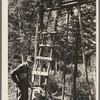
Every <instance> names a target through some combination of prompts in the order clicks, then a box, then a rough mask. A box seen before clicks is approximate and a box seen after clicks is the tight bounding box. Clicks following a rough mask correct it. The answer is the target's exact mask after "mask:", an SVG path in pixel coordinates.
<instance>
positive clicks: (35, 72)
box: [32, 71, 48, 76]
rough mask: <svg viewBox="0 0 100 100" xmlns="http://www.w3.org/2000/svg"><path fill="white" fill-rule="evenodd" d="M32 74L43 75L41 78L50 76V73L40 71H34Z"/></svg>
mask: <svg viewBox="0 0 100 100" xmlns="http://www.w3.org/2000/svg"><path fill="white" fill-rule="evenodd" d="M32 74H34V75H41V76H48V72H42V71H41V72H40V71H33V72H32Z"/></svg>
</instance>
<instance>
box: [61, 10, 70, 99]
mask: <svg viewBox="0 0 100 100" xmlns="http://www.w3.org/2000/svg"><path fill="white" fill-rule="evenodd" d="M68 30H69V9H68V16H67V30H66V31H65V32H66V44H65V45H66V46H65V60H64V69H63V76H62V78H63V85H62V100H64V92H65V72H66V64H67V61H66V58H67V51H68V48H67V47H68Z"/></svg>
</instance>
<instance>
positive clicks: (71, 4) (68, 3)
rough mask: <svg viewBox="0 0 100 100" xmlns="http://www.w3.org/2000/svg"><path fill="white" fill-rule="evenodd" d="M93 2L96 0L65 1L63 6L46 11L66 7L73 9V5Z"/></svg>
mask: <svg viewBox="0 0 100 100" xmlns="http://www.w3.org/2000/svg"><path fill="white" fill-rule="evenodd" d="M91 2H94V0H83V1H81V2H78V1H71V2H66V3H64V5H62V6H55V7H53V8H47V9H45V10H44V11H45V12H47V11H52V10H58V9H64V8H66V9H71V8H72V7H73V6H77V5H82V4H86V3H91Z"/></svg>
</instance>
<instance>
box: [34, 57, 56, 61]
mask: <svg viewBox="0 0 100 100" xmlns="http://www.w3.org/2000/svg"><path fill="white" fill-rule="evenodd" d="M36 59H39V60H47V61H53V60H54V59H53V58H50V57H42V56H37V57H36Z"/></svg>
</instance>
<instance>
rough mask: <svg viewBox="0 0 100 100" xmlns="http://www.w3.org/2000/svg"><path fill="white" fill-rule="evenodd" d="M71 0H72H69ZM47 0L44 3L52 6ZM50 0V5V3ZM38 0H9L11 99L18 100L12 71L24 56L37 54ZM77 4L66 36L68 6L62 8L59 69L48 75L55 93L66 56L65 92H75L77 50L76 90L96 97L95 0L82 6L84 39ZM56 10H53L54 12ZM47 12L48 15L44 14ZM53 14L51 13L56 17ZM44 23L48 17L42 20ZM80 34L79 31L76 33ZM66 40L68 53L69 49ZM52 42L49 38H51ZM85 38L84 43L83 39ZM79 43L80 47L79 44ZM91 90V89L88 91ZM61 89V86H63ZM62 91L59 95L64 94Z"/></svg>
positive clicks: (9, 91)
mask: <svg viewBox="0 0 100 100" xmlns="http://www.w3.org/2000/svg"><path fill="white" fill-rule="evenodd" d="M44 1H45V0H44ZM69 1H70V0H69ZM48 2H49V0H48ZM48 2H45V3H44V4H45V7H46V6H50V5H49V3H48ZM47 4H48V5H47ZM52 4H53V5H52V7H53V6H55V5H58V2H57V0H52ZM37 6H38V2H37V0H8V71H9V72H8V87H9V88H8V94H9V100H15V94H16V93H15V92H16V91H15V88H16V87H15V86H14V83H13V81H12V79H11V76H10V72H11V71H12V70H13V69H14V68H16V67H17V66H18V65H19V64H20V63H22V59H23V60H24V61H25V60H26V56H27V55H29V54H32V55H34V52H35V46H34V45H35V44H34V43H35V42H34V41H35V35H36V23H37V20H38V19H37V18H38V17H37V15H38V7H37ZM77 9H78V8H77V6H76V7H74V8H72V9H70V21H69V29H68V30H69V31H68V36H66V30H67V24H66V15H67V13H68V12H67V10H66V9H62V10H60V11H59V16H58V24H57V25H56V27H57V32H58V34H57V35H56V38H55V45H56V47H55V49H54V51H55V52H54V55H55V57H56V59H57V65H58V66H59V70H58V71H57V73H56V74H55V73H54V72H52V73H51V75H50V78H49V80H50V81H49V86H50V88H51V91H52V93H54V92H55V91H57V90H58V89H60V88H61V86H62V73H63V70H64V60H65V56H66V60H67V64H66V77H65V79H66V82H65V94H66V95H72V94H73V80H74V76H73V73H74V62H75V59H76V55H75V51H78V54H77V58H78V65H77V79H76V88H77V94H80V95H81V94H82V95H83V96H86V97H88V95H89V94H91V96H92V98H93V100H95V97H96V34H97V33H96V1H95V0H92V2H91V3H87V4H83V5H82V6H81V19H82V30H83V41H81V35H80V34H79V33H78V30H79V28H78V27H79V24H78V12H77ZM53 13H54V14H55V13H56V12H52V14H53ZM46 17H47V15H45V18H46ZM53 18H54V16H51V19H53ZM43 22H44V25H43V27H45V23H46V19H44V20H43ZM53 27H54V26H53V23H50V25H49V30H50V29H53ZM77 34H78V35H77ZM66 39H67V40H68V41H67V53H66V54H65V53H64V52H65V51H66ZM48 42H49V41H48ZM81 42H82V43H81ZM39 43H41V34H39V38H38V44H39ZM77 44H78V47H77ZM82 47H84V50H85V57H86V66H85V67H84V65H83V61H82V52H83V51H82ZM89 90H90V91H89ZM60 92H61V90H60ZM60 92H59V95H61V94H60ZM86 100H88V99H86Z"/></svg>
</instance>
